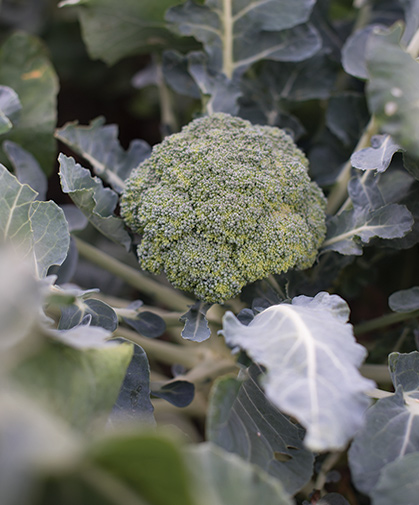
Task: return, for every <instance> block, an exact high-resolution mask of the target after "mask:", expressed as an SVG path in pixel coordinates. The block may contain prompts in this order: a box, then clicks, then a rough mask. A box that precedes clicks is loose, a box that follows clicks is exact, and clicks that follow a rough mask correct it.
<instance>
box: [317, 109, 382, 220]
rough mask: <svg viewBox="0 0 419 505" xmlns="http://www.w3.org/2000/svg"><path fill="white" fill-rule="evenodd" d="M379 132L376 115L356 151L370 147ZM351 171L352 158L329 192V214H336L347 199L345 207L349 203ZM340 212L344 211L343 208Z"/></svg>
mask: <svg viewBox="0 0 419 505" xmlns="http://www.w3.org/2000/svg"><path fill="white" fill-rule="evenodd" d="M377 132H378V125H377V122H376V121H375V118H374V116H372V117H371V119H370V121H369V123H368V125H367V127H366V128H365V131H364V133H363V135H362V137H361V138H360V139H359V142H358V144H357V145H356V147H355V149H354V152H356V151H359V150H360V149H364V147H368V146H369V145H370V143H371V137H372V136H373V135H376V134H377ZM351 171H352V163H351V160H350V159H349V160H348V161H347V162H346V163H345V165H344V167H343V169H342V171H341V173H340V175H339V177H338V179H337V181H336V184H335V186H334V187H333V189H332V191H331V192H330V193H329V196H328V199H327V200H328V201H327V213H328V214H331V215H333V214H335V212H336V211H337V210H338V209H339V207H340V206H341V205H342V203H343V202H344V201H345V199H346V201H345V202H344V203H343V208H346V207H347V206H348V205H349V203H350V199H348V198H347V196H348V182H349V180H350V178H351ZM348 200H349V202H348ZM339 212H342V209H341V210H340V211H339Z"/></svg>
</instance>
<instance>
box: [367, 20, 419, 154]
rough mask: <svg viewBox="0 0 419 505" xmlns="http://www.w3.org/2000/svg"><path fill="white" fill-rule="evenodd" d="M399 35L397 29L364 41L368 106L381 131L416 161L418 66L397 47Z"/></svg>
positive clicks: (418, 126) (418, 118) (418, 106)
mask: <svg viewBox="0 0 419 505" xmlns="http://www.w3.org/2000/svg"><path fill="white" fill-rule="evenodd" d="M400 34H401V27H400V26H398V27H396V28H395V29H394V30H393V31H391V32H386V33H374V35H372V36H371V37H370V38H369V40H368V43H367V52H366V54H367V68H368V74H369V81H368V85H367V97H368V104H369V107H370V110H371V112H372V113H373V114H374V115H375V118H376V120H377V122H378V124H379V126H380V128H381V130H382V131H383V132H384V133H388V134H389V135H391V136H392V137H393V139H394V141H395V142H397V143H398V144H399V145H400V146H401V147H402V148H403V149H405V150H406V151H407V153H408V154H410V155H411V156H413V157H415V158H419V144H418V141H417V139H418V138H419V88H418V86H417V83H418V81H419V62H418V61H416V60H415V59H414V58H412V56H411V55H410V54H408V53H407V52H405V51H404V50H403V49H402V48H401V47H400V44H399V42H398V40H399V39H400ZM401 76H402V78H401Z"/></svg>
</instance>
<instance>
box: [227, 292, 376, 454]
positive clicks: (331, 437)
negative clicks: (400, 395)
mask: <svg viewBox="0 0 419 505" xmlns="http://www.w3.org/2000/svg"><path fill="white" fill-rule="evenodd" d="M348 317H349V308H348V306H347V305H346V303H345V302H344V300H342V298H340V297H339V296H337V295H329V294H328V293H324V292H323V293H319V294H318V295H317V296H316V297H315V298H309V297H306V296H298V297H296V298H294V299H293V303H292V305H291V304H286V303H282V304H279V305H273V306H272V307H269V308H268V309H266V310H264V311H263V312H261V313H260V314H258V315H257V316H256V317H255V318H254V319H253V321H251V322H250V324H249V325H248V326H243V325H242V324H241V323H240V322H239V321H238V319H236V317H235V316H234V315H233V314H232V313H231V312H227V313H226V315H225V316H224V319H223V330H222V333H223V335H224V337H225V339H226V342H227V344H228V345H230V346H233V347H240V348H241V349H243V350H245V351H246V353H247V354H248V355H249V356H250V358H252V360H253V361H254V362H256V363H258V364H260V365H262V366H264V367H265V368H266V376H265V377H264V378H263V381H262V384H263V387H264V389H265V392H266V395H267V397H268V399H269V400H270V401H271V402H272V403H273V404H274V405H276V406H277V407H278V408H279V409H280V410H281V411H282V412H285V413H287V414H289V415H291V416H293V417H295V418H296V419H297V420H298V421H299V422H300V423H301V424H302V426H303V427H304V428H306V430H307V434H306V437H305V439H304V442H305V445H306V446H307V447H308V448H309V449H311V450H315V451H325V450H328V449H332V448H333V449H338V448H343V447H345V445H346V444H347V443H348V441H349V440H350V438H351V437H352V436H353V435H354V433H355V432H356V431H357V430H358V429H359V428H360V427H361V426H362V424H363V418H364V413H365V410H366V408H367V406H368V404H369V401H368V399H367V397H366V396H365V395H364V392H365V391H367V390H368V389H371V388H372V387H374V383H373V382H372V381H370V380H367V379H365V378H363V377H362V376H361V375H360V373H359V372H358V368H359V366H360V365H361V363H362V361H363V360H364V358H365V355H366V350H365V349H364V348H363V347H362V346H361V345H359V344H357V343H356V342H355V339H354V336H353V333H352V326H351V325H350V324H348V322H347V321H348Z"/></svg>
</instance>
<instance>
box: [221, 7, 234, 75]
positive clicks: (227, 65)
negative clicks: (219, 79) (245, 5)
mask: <svg viewBox="0 0 419 505" xmlns="http://www.w3.org/2000/svg"><path fill="white" fill-rule="evenodd" d="M222 22H223V28H224V36H223V40H222V42H223V72H224V74H225V75H226V76H227V77H228V78H229V79H231V78H232V76H233V6H232V0H224V1H223V19H222Z"/></svg>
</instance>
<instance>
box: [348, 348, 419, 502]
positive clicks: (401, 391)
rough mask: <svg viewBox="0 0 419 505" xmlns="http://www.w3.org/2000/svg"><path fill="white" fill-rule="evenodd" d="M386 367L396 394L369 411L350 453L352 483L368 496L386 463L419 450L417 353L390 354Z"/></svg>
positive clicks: (418, 356)
mask: <svg viewBox="0 0 419 505" xmlns="http://www.w3.org/2000/svg"><path fill="white" fill-rule="evenodd" d="M389 365H390V371H391V375H392V380H393V383H394V385H395V386H396V388H397V389H396V393H395V394H394V395H391V396H389V397H386V398H381V399H380V400H378V401H377V403H375V404H374V405H373V406H372V407H371V408H370V409H369V410H368V412H367V415H366V422H365V425H364V427H363V428H361V430H360V431H359V432H358V433H357V434H356V436H355V438H354V441H353V443H352V446H351V448H350V450H349V464H350V467H351V474H352V476H353V479H354V482H355V484H356V486H357V488H358V489H359V490H360V491H362V492H364V493H367V494H368V493H370V492H371V490H372V489H373V488H374V487H375V486H376V484H377V482H378V480H379V478H380V474H381V472H382V471H383V469H384V468H385V466H386V465H387V464H388V463H390V462H392V461H395V460H397V459H399V458H402V457H403V456H405V455H406V454H409V453H412V452H418V451H419V410H418V408H417V402H418V397H419V388H418V379H417V373H416V371H415V370H417V369H418V367H419V352H414V353H410V354H405V355H403V354H398V353H392V354H391V355H390V358H389ZM415 375H416V377H415ZM412 377H413V378H414V380H413V381H412Z"/></svg>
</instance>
